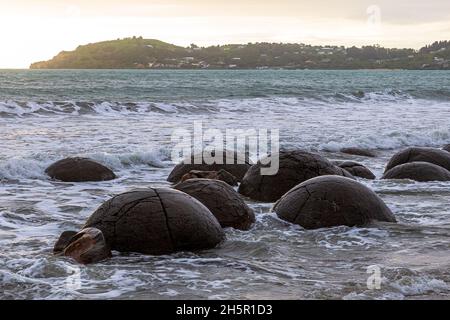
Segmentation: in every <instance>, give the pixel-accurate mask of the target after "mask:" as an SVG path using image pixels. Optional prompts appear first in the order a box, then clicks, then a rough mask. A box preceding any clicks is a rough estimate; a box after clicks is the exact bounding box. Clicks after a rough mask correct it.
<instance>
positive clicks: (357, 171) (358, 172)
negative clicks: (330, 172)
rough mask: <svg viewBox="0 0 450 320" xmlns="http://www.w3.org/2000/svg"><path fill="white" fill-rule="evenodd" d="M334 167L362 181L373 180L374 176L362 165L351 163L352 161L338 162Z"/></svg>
mask: <svg viewBox="0 0 450 320" xmlns="http://www.w3.org/2000/svg"><path fill="white" fill-rule="evenodd" d="M336 165H337V166H338V167H340V168H342V169H344V170H346V171H348V172H349V173H350V174H351V175H352V176H354V177H361V178H364V179H369V180H374V179H375V175H374V174H373V173H372V171H370V170H369V169H368V168H367V167H365V166H364V165H362V164H360V163H357V162H353V161H344V162H338V163H336Z"/></svg>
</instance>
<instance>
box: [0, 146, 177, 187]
mask: <svg viewBox="0 0 450 320" xmlns="http://www.w3.org/2000/svg"><path fill="white" fill-rule="evenodd" d="M70 156H81V157H87V158H90V159H93V160H95V161H97V162H99V163H101V164H103V165H105V166H107V167H109V168H111V169H112V170H116V171H120V170H122V169H123V168H125V167H133V166H142V165H147V166H150V167H155V168H164V167H166V166H167V165H168V161H169V156H168V153H167V152H166V151H165V150H164V149H157V150H150V151H135V152H129V153H121V154H109V153H90V154H89V153H88V154H79V155H70ZM62 158H64V157H56V156H47V155H33V156H31V157H28V158H21V157H13V158H9V159H5V160H0V181H2V180H6V181H14V180H18V179H36V180H45V179H48V176H47V175H46V174H45V169H46V168H47V167H48V166H49V165H51V164H52V163H53V162H55V161H58V160H60V159H62Z"/></svg>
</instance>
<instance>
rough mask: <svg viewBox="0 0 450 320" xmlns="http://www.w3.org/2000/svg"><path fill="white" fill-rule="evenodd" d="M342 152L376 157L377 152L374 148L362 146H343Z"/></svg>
mask: <svg viewBox="0 0 450 320" xmlns="http://www.w3.org/2000/svg"><path fill="white" fill-rule="evenodd" d="M340 151H341V152H342V153H345V154H351V155H355V156H363V157H370V158H374V157H376V156H377V155H376V153H375V152H373V151H372V150H367V149H362V148H342V149H341V150H340Z"/></svg>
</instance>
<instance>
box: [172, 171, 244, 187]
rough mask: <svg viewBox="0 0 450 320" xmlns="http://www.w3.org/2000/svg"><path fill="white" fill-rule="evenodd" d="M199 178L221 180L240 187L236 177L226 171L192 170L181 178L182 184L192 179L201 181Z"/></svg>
mask: <svg viewBox="0 0 450 320" xmlns="http://www.w3.org/2000/svg"><path fill="white" fill-rule="evenodd" d="M199 178H200V179H214V180H220V181H223V182H225V183H227V184H229V185H230V186H233V187H234V186H237V185H238V181H237V179H236V177H235V176H233V175H232V174H231V173H229V172H228V171H225V170H219V171H198V170H191V171H189V172H188V173H186V174H185V175H184V176H182V177H181V182H183V181H186V180H190V179H199Z"/></svg>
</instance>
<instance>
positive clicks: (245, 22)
mask: <svg viewBox="0 0 450 320" xmlns="http://www.w3.org/2000/svg"><path fill="white" fill-rule="evenodd" d="M374 8H375V10H374ZM377 10H378V11H377ZM0 30H1V32H0V41H1V43H2V50H0V67H2V68H27V67H28V66H29V65H30V63H31V62H35V61H39V60H46V59H50V58H51V57H53V56H54V55H56V54H57V53H58V52H60V51H61V50H73V49H75V48H76V47H77V46H78V45H80V44H86V43H89V42H96V41H102V40H110V39H116V38H121V37H128V36H133V35H136V36H143V37H144V38H154V39H160V40H162V41H166V42H169V43H173V44H177V45H182V46H186V45H189V44H190V43H196V44H198V45H213V44H224V43H247V42H263V41H268V42H303V43H311V44H336V45H346V46H351V45H357V46H360V45H369V44H380V45H383V46H387V47H412V48H419V47H421V46H423V45H425V44H428V43H430V42H432V41H435V40H445V39H449V38H450V2H449V1H446V0H430V1H428V2H423V1H418V0H412V1H396V2H395V4H392V3H391V2H389V1H386V0H381V1H378V2H377V3H376V2H375V3H373V2H372V1H355V0H347V1H340V2H339V3H338V2H333V3H331V4H330V1H322V0H319V1H314V3H313V4H311V3H310V1H301V0H297V1H292V0H282V1H273V0H270V1H264V4H261V3H260V2H259V1H254V0H245V1H222V0H219V1H203V0H190V1H181V0H168V1H158V0H148V1H139V0H131V1H127V2H123V1H116V0H114V1H103V0H100V1H95V2H94V1H85V0H72V1H56V0H42V1H31V0H17V1H14V2H11V1H6V0H0Z"/></svg>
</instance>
